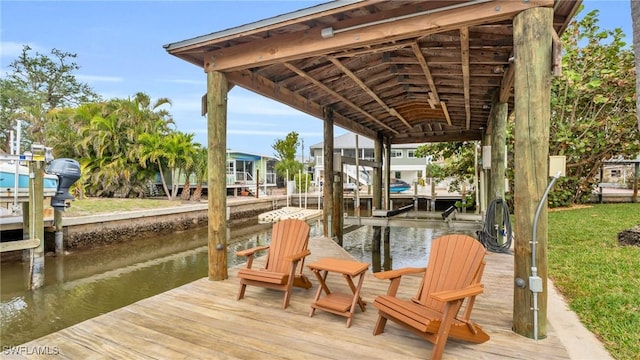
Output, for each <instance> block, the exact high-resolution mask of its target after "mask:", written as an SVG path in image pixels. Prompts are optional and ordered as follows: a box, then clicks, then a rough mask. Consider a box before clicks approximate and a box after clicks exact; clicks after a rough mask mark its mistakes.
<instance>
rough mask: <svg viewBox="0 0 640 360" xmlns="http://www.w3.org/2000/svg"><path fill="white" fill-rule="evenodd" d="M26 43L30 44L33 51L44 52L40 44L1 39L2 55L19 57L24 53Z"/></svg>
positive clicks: (0, 51)
mask: <svg viewBox="0 0 640 360" xmlns="http://www.w3.org/2000/svg"><path fill="white" fill-rule="evenodd" d="M24 45H29V47H30V48H31V51H36V52H40V53H41V52H43V49H42V47H41V46H40V45H36V44H23V43H17V42H15V41H0V55H1V56H2V57H11V58H17V57H18V56H20V54H22V48H23V47H24Z"/></svg>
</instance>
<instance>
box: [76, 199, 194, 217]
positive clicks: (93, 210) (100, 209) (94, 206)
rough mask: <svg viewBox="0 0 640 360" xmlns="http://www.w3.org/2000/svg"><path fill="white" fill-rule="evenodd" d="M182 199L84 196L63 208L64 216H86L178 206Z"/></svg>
mask: <svg viewBox="0 0 640 360" xmlns="http://www.w3.org/2000/svg"><path fill="white" fill-rule="evenodd" d="M181 204H182V201H180V200H175V201H169V200H167V199H117V198H84V199H76V200H74V201H72V202H71V206H70V207H68V208H67V209H65V211H64V216H65V217H73V216H88V215H96V214H104V213H115V212H123V211H133V210H145V209H158V208H167V207H174V206H180V205H181Z"/></svg>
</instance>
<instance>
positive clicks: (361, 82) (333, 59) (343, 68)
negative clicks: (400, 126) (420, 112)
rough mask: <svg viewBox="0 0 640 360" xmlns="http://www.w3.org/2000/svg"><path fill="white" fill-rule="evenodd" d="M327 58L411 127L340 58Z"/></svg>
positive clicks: (406, 123)
mask: <svg viewBox="0 0 640 360" xmlns="http://www.w3.org/2000/svg"><path fill="white" fill-rule="evenodd" d="M329 60H330V61H331V62H332V63H333V65H335V66H336V67H337V68H339V69H340V70H342V72H343V73H345V75H347V76H348V77H349V78H350V79H351V80H353V81H354V82H355V83H356V84H358V86H360V88H361V89H362V90H364V91H365V92H366V93H367V94H369V96H371V97H372V98H373V99H374V100H375V101H376V102H377V103H378V104H380V106H382V108H384V109H385V110H386V111H387V112H388V113H389V115H391V116H394V117H396V118H398V119H399V120H400V121H402V122H403V123H404V124H405V125H406V126H407V127H408V128H409V129H411V128H412V126H411V124H409V122H408V121H407V120H406V119H405V118H404V117H402V115H400V114H399V113H398V112H397V111H396V110H395V109H393V108H390V107H389V106H388V105H387V104H385V102H384V101H383V100H382V99H380V97H379V96H378V95H376V93H375V92H374V91H373V90H371V89H370V88H369V87H368V86H367V84H365V83H364V82H363V81H362V80H360V78H358V77H357V76H356V75H355V74H354V73H353V72H351V70H349V69H348V68H347V67H346V66H344V65H343V64H342V63H341V62H340V60H338V59H336V58H329Z"/></svg>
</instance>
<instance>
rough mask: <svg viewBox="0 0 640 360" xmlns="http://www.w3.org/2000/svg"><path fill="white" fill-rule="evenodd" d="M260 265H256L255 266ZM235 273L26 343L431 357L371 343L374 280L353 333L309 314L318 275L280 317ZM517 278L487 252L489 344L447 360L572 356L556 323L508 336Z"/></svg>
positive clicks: (63, 349)
mask: <svg viewBox="0 0 640 360" xmlns="http://www.w3.org/2000/svg"><path fill="white" fill-rule="evenodd" d="M309 247H310V249H311V252H312V254H311V256H309V257H308V258H307V261H308V262H311V261H314V260H315V259H318V258H320V257H337V258H350V255H349V254H348V253H347V252H346V251H344V250H343V249H341V248H340V247H339V246H337V245H336V244H335V243H334V242H333V241H331V240H329V239H323V238H313V239H311V240H310V244H309ZM261 261H263V259H257V260H256V262H255V265H256V266H259V265H260V264H261ZM237 270H238V269H237V268H231V269H229V279H227V280H225V281H218V282H212V281H209V280H207V279H200V280H197V281H194V282H192V283H190V284H187V285H184V286H181V287H179V288H176V289H173V290H170V291H167V292H165V293H162V294H159V295H157V296H153V297H151V298H148V299H144V300H141V301H139V302H137V303H134V304H132V305H130V306H127V307H124V308H122V309H118V310H115V311H113V312H110V313H108V314H104V315H101V316H99V317H96V318H94V319H90V320H87V321H84V322H82V323H80V324H77V325H74V326H71V327H69V328H67V329H64V330H61V331H59V332H56V333H53V334H50V335H47V336H44V337H42V338H40V339H37V340H34V341H32V342H29V343H27V344H24V345H25V346H26V347H27V348H34V347H38V346H41V347H42V346H49V347H57V348H58V349H59V351H60V353H61V355H62V356H64V357H66V358H127V359H166V358H215V359H345V358H363V357H366V358H368V359H385V360H388V359H424V358H427V357H428V355H429V353H430V352H431V346H432V345H431V344H430V343H428V342H425V341H423V340H422V339H419V338H417V337H416V336H414V335H412V334H410V333H409V332H407V331H405V330H403V329H401V328H400V327H399V326H397V325H396V324H394V323H391V322H390V323H389V324H388V325H387V327H386V330H385V332H384V333H383V334H381V335H378V336H376V337H374V336H373V335H372V331H373V326H374V323H375V321H376V319H377V313H376V311H375V308H373V306H372V305H371V302H372V300H373V298H374V297H375V296H376V295H379V294H383V293H385V292H386V290H387V285H388V284H387V282H386V281H380V280H377V279H375V278H374V277H373V276H372V275H371V273H367V278H366V279H365V282H364V286H363V288H362V293H361V295H362V297H363V299H364V300H365V301H366V302H367V308H366V309H367V310H366V311H365V312H361V311H360V310H359V309H358V310H356V315H355V318H354V320H353V323H352V325H351V327H350V328H347V327H346V326H345V321H344V318H343V317H341V316H336V315H333V314H330V313H328V312H324V311H316V313H315V315H314V316H313V317H309V316H308V314H309V309H310V304H311V302H312V300H313V296H314V294H315V290H316V287H317V283H316V281H315V279H314V278H313V277H312V276H310V279H312V281H313V282H314V287H313V288H312V289H309V290H304V289H298V288H296V289H295V291H294V293H293V295H292V297H291V303H290V305H289V307H288V308H287V309H285V310H283V309H282V308H281V305H282V293H281V292H278V291H273V290H269V289H263V288H258V287H252V286H249V287H247V291H246V294H245V298H244V299H243V300H241V301H236V300H235V299H236V295H237V291H238V287H239V283H238V279H237V278H236V273H237ZM306 271H307V272H309V273H310V271H309V270H308V269H307V270H306ZM420 279H421V278H420V277H419V276H407V277H405V278H403V283H402V285H401V287H400V291H399V294H400V295H401V296H404V297H409V296H413V295H415V291H416V288H417V286H418V284H419V281H420ZM512 279H513V257H512V256H510V255H501V254H500V255H499V254H489V255H488V256H487V268H486V270H485V275H484V277H483V282H484V284H485V290H486V291H485V293H484V294H483V295H480V296H479V297H478V299H477V302H476V305H475V307H474V312H473V315H472V319H473V320H475V321H476V322H477V323H479V324H480V325H481V326H482V327H483V328H484V329H485V330H486V331H487V333H489V335H490V336H491V340H489V341H488V342H486V343H484V344H479V345H474V344H468V343H464V342H460V341H456V340H449V342H448V343H447V346H446V348H445V353H444V358H445V359H446V358H455V359H483V358H487V359H488V358H491V359H494V358H514V359H515V358H517V359H541V358H544V359H568V358H569V355H568V353H567V350H566V349H565V348H564V346H563V345H562V343H561V342H560V341H559V340H558V338H557V337H556V336H554V329H553V326H552V324H549V326H548V331H547V334H548V337H547V338H546V339H543V340H539V341H534V340H531V339H527V338H524V337H521V336H519V335H516V334H514V333H513V332H512V331H511V329H510V328H511V316H512V315H511V308H512V301H513V300H512V299H513V296H512V292H513V290H512V287H513V285H512V284H513V280H512ZM327 283H328V285H329V287H330V288H331V289H332V290H334V291H335V290H340V289H343V290H345V291H347V285H346V282H345V281H344V279H343V278H342V277H340V276H338V275H336V274H330V275H329V278H328V279H327ZM25 357H26V356H25ZM43 357H44V356H43ZM8 358H11V356H8ZM16 358H22V357H20V356H16ZM29 358H38V356H29Z"/></svg>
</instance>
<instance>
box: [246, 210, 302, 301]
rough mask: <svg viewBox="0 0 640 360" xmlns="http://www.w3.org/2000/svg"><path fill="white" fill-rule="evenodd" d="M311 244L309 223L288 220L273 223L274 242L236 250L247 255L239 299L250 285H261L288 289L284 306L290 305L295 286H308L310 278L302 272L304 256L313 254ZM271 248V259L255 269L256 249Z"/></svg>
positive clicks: (268, 254)
mask: <svg viewBox="0 0 640 360" xmlns="http://www.w3.org/2000/svg"><path fill="white" fill-rule="evenodd" d="M308 245H309V225H308V224H307V223H306V222H305V221H303V220H297V219H286V220H281V221H279V222H277V223H275V224H274V225H273V230H272V232H271V244H270V245H265V246H258V247H255V248H252V249H247V250H243V251H238V252H236V255H238V256H247V257H248V259H247V267H246V268H244V269H240V270H239V271H238V277H239V278H240V292H239V293H238V300H240V299H242V298H243V297H244V292H245V289H246V288H247V285H254V286H261V287H265V288H269V289H275V290H281V291H284V301H283V303H282V308H283V309H285V308H286V307H287V306H288V305H289V298H290V297H291V290H292V287H293V286H297V287H301V288H305V289H308V288H310V287H311V282H310V281H309V279H308V278H307V277H306V276H305V275H303V274H302V270H303V268H304V258H305V257H306V256H307V255H309V254H311V252H310V251H309V250H308V249H307V247H308ZM266 249H268V250H269V252H268V253H267V262H266V264H265V267H264V268H263V269H253V268H251V265H252V264H253V258H254V255H255V253H256V252H258V251H260V250H266Z"/></svg>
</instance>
